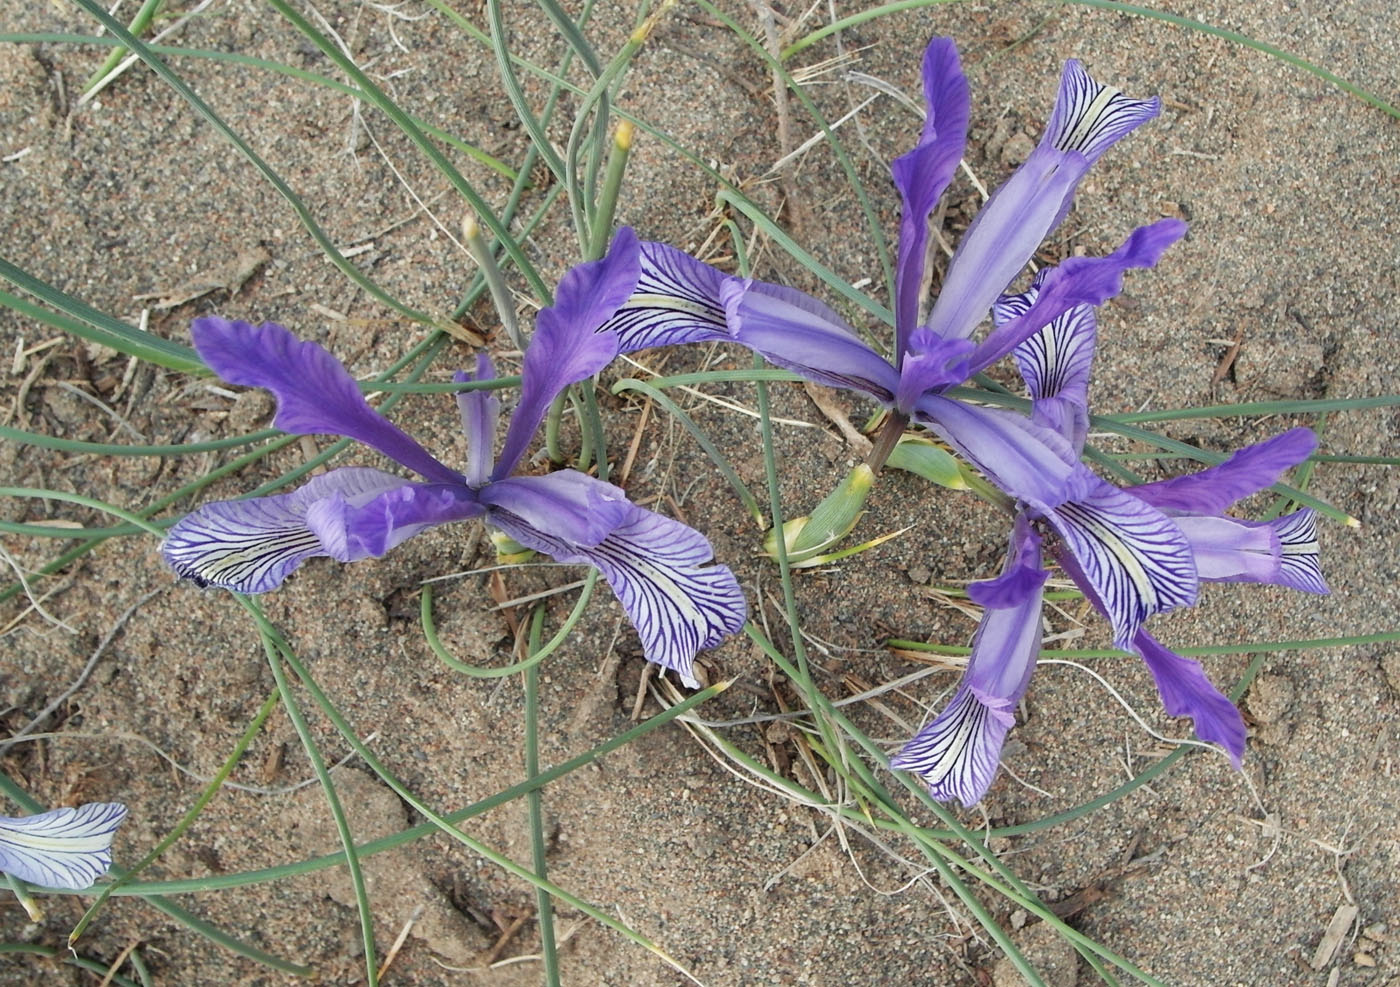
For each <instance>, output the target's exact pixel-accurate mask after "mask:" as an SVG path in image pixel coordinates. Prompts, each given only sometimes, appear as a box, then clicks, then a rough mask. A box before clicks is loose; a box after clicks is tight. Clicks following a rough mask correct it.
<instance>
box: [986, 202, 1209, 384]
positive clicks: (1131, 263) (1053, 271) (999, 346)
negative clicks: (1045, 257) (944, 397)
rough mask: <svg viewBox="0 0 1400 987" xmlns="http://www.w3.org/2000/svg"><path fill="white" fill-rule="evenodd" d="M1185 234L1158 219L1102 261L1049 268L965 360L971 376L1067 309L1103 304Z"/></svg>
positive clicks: (1070, 261) (1175, 223) (1180, 226)
mask: <svg viewBox="0 0 1400 987" xmlns="http://www.w3.org/2000/svg"><path fill="white" fill-rule="evenodd" d="M1185 235H1186V224H1185V223H1183V222H1182V221H1181V220H1179V219H1162V220H1158V221H1157V222H1155V223H1153V224H1151V225H1150V226H1139V227H1138V228H1137V229H1136V230H1134V231H1133V232H1132V234H1131V235H1129V237H1128V239H1126V240H1124V241H1123V244H1122V245H1121V246H1120V247H1119V248H1118V249H1117V250H1115V251H1114V252H1113V253H1111V254H1109V255H1108V256H1107V257H1069V258H1066V259H1065V260H1064V261H1063V262H1061V263H1060V264H1059V265H1058V266H1057V267H1053V268H1050V269H1049V270H1048V271H1047V272H1046V274H1045V277H1044V280H1043V281H1042V282H1041V287H1040V291H1039V292H1038V294H1037V295H1036V299H1035V301H1034V302H1033V303H1032V304H1031V306H1030V307H1029V308H1028V309H1026V311H1025V312H1023V313H1022V314H1021V315H1018V316H1016V317H1015V318H1013V319H1011V320H1009V321H1007V322H1005V323H1003V324H1001V325H999V326H997V327H996V328H995V329H993V330H992V331H991V332H990V333H989V334H988V335H987V338H986V339H984V340H983V341H982V343H981V345H980V346H978V347H977V349H976V350H975V351H974V352H973V354H972V356H971V357H969V358H968V363H969V364H970V366H971V370H972V372H973V373H977V372H978V371H981V370H983V369H985V368H987V367H989V366H991V365H992V364H993V363H995V362H996V361H997V360H1000V359H1001V358H1002V357H1003V356H1005V355H1006V354H1007V353H1010V352H1011V351H1012V350H1013V349H1015V348H1016V347H1017V346H1019V345H1020V344H1021V343H1022V342H1023V341H1025V340H1026V339H1028V338H1030V336H1032V335H1033V334H1035V333H1036V332H1038V331H1039V330H1040V329H1042V328H1043V327H1045V326H1047V325H1049V324H1050V323H1051V322H1053V321H1054V320H1055V319H1057V318H1059V317H1060V316H1061V315H1063V314H1064V313H1066V312H1068V311H1069V310H1070V309H1072V308H1075V307H1076V306H1079V305H1101V304H1103V303H1104V302H1106V301H1108V300H1109V299H1110V298H1112V297H1113V296H1114V295H1117V294H1118V293H1119V292H1120V291H1122V290H1123V275H1124V273H1125V272H1127V271H1128V270H1129V269H1131V268H1134V267H1152V266H1154V265H1155V264H1156V263H1157V261H1158V260H1159V259H1160V258H1161V256H1162V254H1163V253H1164V252H1165V251H1166V249H1167V248H1168V247H1170V246H1171V245H1172V244H1173V243H1175V242H1176V241H1177V240H1180V239H1181V238H1182V237H1183V236H1185ZM1003 286H1004V283H1003ZM998 290H1000V289H998Z"/></svg>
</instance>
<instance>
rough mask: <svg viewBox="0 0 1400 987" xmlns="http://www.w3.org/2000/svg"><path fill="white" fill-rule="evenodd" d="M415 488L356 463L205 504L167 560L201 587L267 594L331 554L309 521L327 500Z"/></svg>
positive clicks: (165, 547)
mask: <svg viewBox="0 0 1400 987" xmlns="http://www.w3.org/2000/svg"><path fill="white" fill-rule="evenodd" d="M405 486H411V484H410V483H409V481H407V480H404V479H402V478H401V477H397V476H394V475H393V474H391V473H385V472H383V471H382V470H376V469H368V468H365V467H358V466H351V467H346V468H344V469H337V470H332V471H331V472H329V473H326V474H323V475H322V476H318V477H316V478H315V479H313V480H311V482H309V483H307V484H306V485H305V486H303V487H300V488H299V489H297V490H294V491H292V492H291V493H286V494H277V495H276V496H273V497H254V498H252V499H249V500H223V501H217V502H215V503H212V504H205V505H204V506H202V507H200V508H198V509H197V510H195V511H193V512H191V513H190V514H188V515H186V516H185V517H184V518H182V519H181V520H180V521H178V522H177V523H176V524H175V525H174V527H172V528H171V529H170V530H169V531H168V532H167V533H166V536H165V541H164V542H163V543H162V544H161V548H160V551H161V556H162V557H163V558H164V559H165V561H166V564H167V565H169V566H170V567H171V568H172V569H174V570H175V571H176V573H178V574H179V575H181V576H183V577H185V578H186V579H192V580H194V581H195V582H196V583H197V584H199V585H200V586H220V587H223V588H224V589H231V590H235V591H237V592H239V593H266V592H267V591H268V590H270V589H274V588H275V587H277V586H278V585H279V584H281V582H282V580H284V579H286V578H287V576H288V574H290V573H291V571H292V570H293V569H295V568H296V567H297V566H299V565H301V564H302V562H304V561H306V560H307V559H309V558H312V557H313V556H317V555H331V554H332V551H331V548H330V547H328V546H327V545H326V544H325V543H323V542H322V540H321V538H320V537H319V536H318V535H317V534H316V532H314V531H312V530H311V528H310V527H309V526H308V521H307V514H308V511H309V510H310V509H311V508H312V506H313V505H315V504H317V503H319V502H322V501H327V500H330V501H335V500H337V499H338V500H339V501H341V502H344V503H350V504H364V503H367V502H369V501H371V500H373V499H374V498H375V497H377V496H379V495H380V494H382V493H384V492H385V491H388V490H394V489H398V488H401V487H405Z"/></svg>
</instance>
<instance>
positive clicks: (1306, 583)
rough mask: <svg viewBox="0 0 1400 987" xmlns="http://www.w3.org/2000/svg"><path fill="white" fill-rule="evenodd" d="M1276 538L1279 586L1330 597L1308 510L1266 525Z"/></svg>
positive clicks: (1314, 523)
mask: <svg viewBox="0 0 1400 987" xmlns="http://www.w3.org/2000/svg"><path fill="white" fill-rule="evenodd" d="M1267 523H1268V524H1269V526H1270V527H1272V528H1273V529H1274V533H1275V534H1276V535H1278V542H1279V552H1280V553H1281V556H1282V557H1281V558H1280V559H1279V574H1278V579H1276V580H1275V582H1277V583H1278V584H1279V585H1280V586H1287V587H1289V588H1290V589H1297V590H1302V591H1303V592H1304V593H1329V592H1331V591H1330V590H1329V589H1328V588H1327V580H1326V579H1324V578H1323V576H1322V566H1321V564H1320V562H1319V560H1318V546H1317V515H1316V514H1315V513H1314V512H1313V511H1312V510H1310V509H1309V508H1306V507H1305V508H1303V509H1302V510H1301V511H1294V512H1293V513H1292V514H1286V515H1284V516H1283V517H1281V518H1275V519H1274V520H1272V521H1269V522H1267Z"/></svg>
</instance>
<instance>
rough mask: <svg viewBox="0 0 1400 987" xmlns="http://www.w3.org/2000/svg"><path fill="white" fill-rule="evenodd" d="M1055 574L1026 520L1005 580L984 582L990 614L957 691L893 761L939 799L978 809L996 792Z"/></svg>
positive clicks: (1021, 522) (1016, 534) (1017, 535)
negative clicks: (1043, 564) (1044, 563)
mask: <svg viewBox="0 0 1400 987" xmlns="http://www.w3.org/2000/svg"><path fill="white" fill-rule="evenodd" d="M1048 575H1049V574H1048V573H1046V572H1045V571H1044V570H1043V569H1041V568H1040V539H1039V537H1038V536H1036V535H1035V533H1034V532H1033V531H1032V530H1031V529H1030V526H1029V525H1028V524H1027V522H1026V520H1025V517H1024V516H1019V517H1018V518H1017V521H1016V528H1015V531H1014V532H1013V534H1012V538H1011V549H1010V551H1009V553H1008V557H1007V561H1006V566H1005V569H1004V571H1003V574H1002V576H1001V577H1000V578H998V579H996V580H993V581H992V582H991V583H989V584H981V586H982V587H983V588H982V589H981V590H980V591H979V595H980V598H981V600H982V602H983V604H984V606H986V608H987V609H986V610H985V611H984V612H983V614H982V620H981V622H980V623H979V624H978V625H977V634H976V636H975V637H974V638H973V641H972V655H971V657H970V658H969V659H968V665H967V671H966V672H964V673H963V679H962V682H960V683H959V685H958V691H957V692H956V693H955V694H954V696H953V700H952V702H950V703H949V704H948V706H947V708H945V709H944V710H943V712H941V713H939V714H938V716H936V717H935V718H934V719H933V720H932V721H931V722H930V723H929V724H928V725H927V726H925V727H924V728H923V729H922V730H920V731H919V732H918V733H917V734H915V735H914V738H913V739H912V740H910V741H909V742H908V743H907V744H905V745H904V747H903V748H902V749H901V750H900V752H899V753H898V754H897V755H896V756H895V757H894V758H892V759H891V760H890V767H892V768H897V769H899V770H902V771H912V772H914V773H915V774H917V775H919V776H920V777H921V778H922V779H923V780H924V782H925V783H926V784H927V785H928V787H929V793H930V794H931V795H933V797H934V798H936V799H941V800H944V801H946V800H948V799H954V798H955V799H957V800H958V801H960V802H961V803H962V804H963V805H965V806H972V805H974V804H975V803H976V802H978V801H979V800H980V799H981V798H982V796H984V795H986V794H987V789H988V788H990V787H991V784H992V781H993V779H994V778H995V777H996V772H997V767H998V765H999V764H1000V762H1001V748H1002V744H1003V743H1004V742H1005V740H1006V734H1007V732H1008V731H1009V730H1010V729H1011V727H1012V725H1013V724H1014V722H1015V719H1014V716H1013V711H1014V710H1015V708H1016V704H1017V703H1018V702H1020V701H1021V697H1022V696H1024V695H1025V693H1026V688H1027V687H1028V686H1029V685H1030V680H1031V673H1032V672H1033V671H1034V670H1035V661H1036V656H1037V654H1038V653H1039V650H1040V639H1041V629H1040V612H1041V603H1042V588H1043V586H1044V584H1045V579H1046V577H1047V576H1048Z"/></svg>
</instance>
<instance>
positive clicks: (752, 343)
mask: <svg viewBox="0 0 1400 987" xmlns="http://www.w3.org/2000/svg"><path fill="white" fill-rule="evenodd" d="M720 294H721V297H722V299H723V301H724V307H725V312H726V314H727V315H728V319H729V331H730V334H731V338H733V339H734V341H735V342H738V343H741V344H743V345H744V346H747V347H748V348H749V349H751V350H755V351H756V352H758V353H761V354H762V355H763V357H764V358H765V359H766V360H768V362H770V363H773V364H776V365H777V366H779V367H782V368H783V369H785V370H791V371H793V372H794V373H797V374H801V375H802V376H803V377H806V378H807V379H808V380H814V381H816V382H817V383H819V384H826V385H828V386H829V387H840V388H844V389H847V390H853V391H863V392H864V393H866V394H869V395H871V396H873V397H874V398H876V400H879V401H881V402H884V403H886V404H888V403H890V402H891V401H893V400H894V395H895V390H896V388H897V387H898V386H899V375H898V374H896V373H895V369H894V367H892V366H890V365H889V363H887V362H886V361H885V359H884V358H883V357H882V356H880V354H878V353H876V352H875V351H874V350H873V349H871V348H870V347H869V346H867V345H866V343H865V341H864V340H862V339H861V338H860V337H859V336H857V335H856V331H855V330H854V329H852V328H851V327H850V326H849V325H847V324H846V322H845V321H844V320H843V319H842V318H841V317H840V316H839V315H837V314H836V313H835V312H833V311H832V310H831V309H830V308H828V307H827V306H826V305H824V304H822V303H821V302H819V301H817V300H816V299H815V298H813V297H812V296H810V295H806V294H803V293H802V292H800V291H798V290H796V289H795V288H788V287H785V286H783V285H777V284H768V283H766V282H763V281H754V280H752V279H741V278H730V279H728V280H727V281H725V283H724V284H723V286H722V287H721V289H720Z"/></svg>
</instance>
